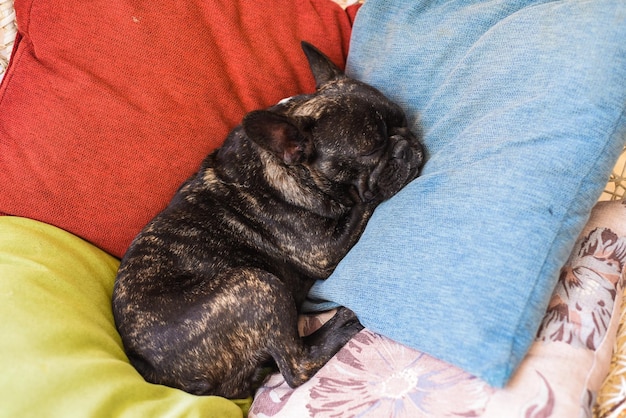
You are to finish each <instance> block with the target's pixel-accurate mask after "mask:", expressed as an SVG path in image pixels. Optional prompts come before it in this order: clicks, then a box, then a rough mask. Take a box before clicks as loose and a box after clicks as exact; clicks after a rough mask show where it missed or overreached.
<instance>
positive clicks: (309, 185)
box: [113, 43, 423, 398]
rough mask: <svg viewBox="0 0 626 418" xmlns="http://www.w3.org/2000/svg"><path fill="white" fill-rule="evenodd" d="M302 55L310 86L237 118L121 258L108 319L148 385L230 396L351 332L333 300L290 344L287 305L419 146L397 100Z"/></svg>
mask: <svg viewBox="0 0 626 418" xmlns="http://www.w3.org/2000/svg"><path fill="white" fill-rule="evenodd" d="M303 49H304V51H305V53H306V55H307V58H308V60H309V63H310V65H311V69H312V71H313V74H314V76H315V79H316V83H317V86H318V89H317V90H316V92H315V93H314V94H310V95H302V96H296V97H293V98H291V99H289V100H286V101H282V102H281V103H279V104H277V105H275V106H273V107H271V108H269V109H268V110H264V111H255V112H251V113H249V114H248V115H246V117H245V118H244V120H243V123H242V125H241V126H238V127H237V128H235V129H234V130H233V131H232V132H231V133H230V135H229V136H228V138H227V139H226V141H225V143H224V145H223V146H222V147H221V148H220V149H218V150H216V151H215V152H213V153H212V154H210V155H209V156H207V158H206V159H205V161H204V162H203V164H202V166H201V168H200V170H199V171H198V173H197V174H196V175H194V176H192V177H191V178H190V179H189V180H187V181H186V182H185V183H184V184H183V185H182V186H181V188H180V189H179V191H178V192H177V193H176V195H175V196H174V198H173V200H172V201H171V202H170V204H169V205H168V206H167V208H166V209H165V210H163V212H161V213H160V214H159V215H158V216H156V217H155V218H154V219H153V220H152V221H151V222H150V223H149V224H148V225H147V226H146V227H145V229H144V230H143V231H142V232H141V233H140V234H139V235H138V236H137V237H136V238H135V240H134V241H133V243H132V244H131V246H130V247H129V249H128V251H127V253H126V254H125V256H124V258H123V260H122V263H121V266H120V269H119V272H118V276H117V279H116V283H115V289H114V296H113V308H114V316H115V321H116V324H117V327H118V329H119V332H120V334H121V337H122V340H123V343H124V346H125V349H126V352H127V355H128V358H129V360H130V361H131V363H132V364H133V365H134V366H135V367H136V368H137V370H138V371H139V372H140V373H141V374H142V375H143V376H144V378H145V379H146V380H147V381H149V382H154V383H159V384H164V385H168V386H172V387H176V388H180V389H183V390H185V391H187V392H190V393H194V394H198V395H221V396H226V397H231V398H240V397H246V396H249V395H250V394H251V392H252V390H253V388H254V386H255V385H256V384H258V383H259V380H260V379H261V376H262V373H261V372H262V370H263V368H264V367H266V366H267V365H268V364H271V363H272V362H275V364H276V365H277V366H278V368H279V370H280V371H281V373H282V374H283V376H284V377H285V379H286V381H287V383H288V384H289V385H291V386H297V385H300V384H301V383H303V382H305V381H306V380H308V379H309V378H310V377H311V376H312V375H313V374H314V373H315V372H316V371H317V370H318V369H319V368H320V367H322V366H323V365H324V364H325V363H326V362H327V361H328V360H329V359H330V358H331V357H332V356H333V355H334V354H335V353H336V352H337V351H338V350H339V349H340V348H341V347H342V346H343V345H344V344H345V343H346V342H347V341H349V339H350V338H351V337H352V336H353V335H354V334H356V333H357V332H359V330H361V329H362V326H361V325H360V323H359V322H358V320H357V318H356V317H355V316H354V314H353V313H352V312H351V311H350V310H348V309H346V308H342V309H340V310H339V312H338V313H337V315H335V316H334V317H333V318H332V319H331V320H330V321H329V322H328V323H327V324H326V325H324V326H323V327H322V328H321V329H320V330H319V331H317V332H316V333H314V334H313V335H312V336H309V337H306V338H300V337H299V336H298V332H297V316H298V309H299V307H300V306H301V304H302V302H303V301H304V299H305V297H306V295H307V292H308V291H309V289H310V287H311V286H312V284H313V283H314V282H315V281H316V280H318V279H325V278H327V277H328V276H329V275H330V273H331V272H332V271H333V270H334V268H335V267H336V266H337V264H338V263H339V261H340V260H341V259H342V258H343V257H344V256H345V254H346V253H347V251H348V250H349V249H350V248H351V247H352V246H353V245H354V244H355V242H356V240H357V239H358V238H359V236H360V235H361V233H362V232H363V229H364V228H365V225H366V223H367V221H368V219H369V218H370V215H371V214H372V211H373V210H374V208H375V207H376V206H377V205H378V204H379V203H380V202H382V201H383V200H385V199H387V198H389V197H390V196H391V195H393V194H395V193H396V192H398V191H399V190H400V189H401V188H402V187H403V186H404V185H406V184H407V183H408V182H409V181H411V180H413V179H414V178H415V177H416V176H417V174H418V171H419V168H420V166H421V164H422V159H423V157H422V154H423V153H422V148H421V146H420V144H419V141H418V140H417V139H416V137H415V136H414V135H413V134H412V133H411V132H410V131H409V130H408V129H407V127H406V120H405V117H404V115H403V113H402V111H401V110H400V109H399V108H398V106H396V105H395V104H393V103H392V102H390V101H389V100H387V99H386V98H385V97H384V96H383V95H382V94H381V93H380V92H378V91H377V90H375V89H374V88H372V87H370V86H367V85H365V84H363V83H360V82H358V81H355V80H353V79H350V78H348V77H346V76H345V75H344V74H343V73H342V72H341V71H340V70H339V69H338V68H337V67H336V66H335V65H334V64H333V63H332V62H330V60H328V58H326V57H325V56H324V55H323V54H322V53H321V52H319V51H318V50H317V49H315V48H314V47H313V46H311V45H309V44H306V43H303Z"/></svg>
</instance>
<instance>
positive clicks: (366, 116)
mask: <svg viewBox="0 0 626 418" xmlns="http://www.w3.org/2000/svg"><path fill="white" fill-rule="evenodd" d="M309 47H310V48H312V47H311V46H307V45H303V48H304V50H305V52H306V51H307V48H309ZM310 55H312V54H310ZM310 58H312V59H311V61H312V62H311V63H312V70H313V73H314V75H315V79H316V82H317V87H318V89H317V91H316V92H315V93H314V94H310V95H300V96H294V97H291V98H288V99H284V100H282V101H281V102H280V103H278V104H277V105H276V106H273V107H272V108H270V109H268V110H267V111H263V113H264V114H265V118H267V114H268V113H270V112H271V113H272V114H274V115H279V116H280V117H284V118H285V120H288V121H289V123H290V124H291V125H292V126H294V130H295V131H297V135H298V136H299V138H300V140H299V142H298V143H299V145H298V147H299V149H298V150H297V152H295V151H294V152H285V154H289V155H288V156H282V157H281V158H282V160H283V161H285V162H287V163H288V164H289V163H293V165H298V166H300V167H302V168H303V169H305V170H307V171H308V173H303V175H304V174H307V175H309V176H310V177H311V179H312V181H314V182H315V184H316V186H317V188H319V189H320V190H322V191H323V192H325V193H326V194H328V195H330V196H334V197H337V196H344V197H345V196H349V197H350V199H351V202H345V203H346V205H348V206H351V205H353V204H355V203H358V202H378V203H380V202H381V201H383V200H386V199H388V198H389V197H391V196H392V195H394V194H395V193H397V192H398V191H399V190H400V189H401V188H402V187H403V186H404V185H406V184H407V183H408V182H410V181H411V180H413V179H414V178H415V177H417V175H418V173H419V169H420V167H421V166H422V163H423V159H424V152H423V148H422V146H421V144H420V142H419V141H418V139H417V138H416V136H415V135H414V134H413V133H412V132H411V131H410V130H409V128H408V127H407V120H406V117H405V115H404V113H403V111H402V110H401V109H400V108H399V107H398V106H397V105H396V104H395V103H393V102H391V101H389V100H388V99H387V98H386V97H385V96H384V95H383V94H382V93H380V92H379V91H378V90H376V89H375V88H373V87H371V86H369V85H366V84H364V83H361V82H359V81H357V80H354V79H351V78H348V77H346V76H345V75H344V74H343V72H341V71H340V70H339V69H338V68H337V67H335V66H334V64H333V63H332V62H330V61H320V60H319V59H318V60H317V61H316V59H317V56H312V57H310ZM316 63H317V65H316ZM256 113H257V112H253V113H252V115H248V116H247V117H246V119H247V120H248V122H249V121H250V120H252V119H254V118H255V114H256ZM248 125H251V123H248ZM246 126H247V124H246V120H245V119H244V128H245V127H246ZM265 126H270V124H267V123H266V124H265ZM247 133H248V134H249V135H250V136H251V137H255V135H254V133H253V132H250V131H248V132H247ZM272 135H273V134H267V135H266V136H272ZM294 135H296V134H294ZM274 136H276V135H274ZM281 149H282V148H281Z"/></svg>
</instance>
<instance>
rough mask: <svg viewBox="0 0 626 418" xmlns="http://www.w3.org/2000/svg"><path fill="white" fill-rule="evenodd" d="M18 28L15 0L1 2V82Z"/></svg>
mask: <svg viewBox="0 0 626 418" xmlns="http://www.w3.org/2000/svg"><path fill="white" fill-rule="evenodd" d="M16 33H17V27H16V26H15V11H14V10H13V0H2V1H0V80H1V79H2V76H3V75H4V72H5V70H6V68H7V65H8V64H9V58H10V57H11V51H12V50H13V42H14V40H15V34H16Z"/></svg>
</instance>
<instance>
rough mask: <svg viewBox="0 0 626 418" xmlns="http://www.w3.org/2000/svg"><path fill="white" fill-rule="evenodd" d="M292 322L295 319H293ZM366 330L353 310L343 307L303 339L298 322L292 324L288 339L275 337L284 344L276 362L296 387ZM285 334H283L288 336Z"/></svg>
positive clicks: (274, 352)
mask: <svg viewBox="0 0 626 418" xmlns="http://www.w3.org/2000/svg"><path fill="white" fill-rule="evenodd" d="M290 322H291V321H290ZM362 329H363V326H362V325H361V323H360V322H359V321H358V319H357V317H356V316H355V315H354V313H353V312H352V311H350V310H349V309H347V308H339V310H338V311H337V313H336V314H335V316H333V317H332V318H331V319H330V320H329V321H328V322H326V323H325V324H324V325H323V326H322V327H321V328H320V329H318V330H317V331H315V332H314V333H313V334H311V335H309V336H307V337H304V338H301V337H299V336H298V334H297V321H294V322H292V323H291V324H290V329H289V330H288V329H287V328H286V327H285V328H283V330H282V333H285V334H286V333H287V332H289V336H288V338H284V339H280V340H275V341H276V342H278V343H280V342H281V341H282V342H283V344H281V345H277V346H276V347H273V350H272V357H274V360H275V361H276V364H277V365H278V368H279V369H280V371H281V373H282V375H283V377H284V378H285V381H286V382H287V384H289V386H291V387H296V386H299V385H301V384H302V383H304V382H306V381H307V380H309V379H310V378H311V377H313V375H314V374H315V373H317V371H318V370H319V369H321V368H322V366H324V364H326V363H327V362H328V360H330V359H331V358H332V357H333V356H334V355H335V354H336V353H337V352H338V351H339V350H340V349H341V348H342V347H343V346H344V345H346V343H348V341H350V339H351V338H352V337H353V336H354V335H356V334H357V333H358V332H359V331H361V330H362ZM285 334H283V337H286V336H287V335H285Z"/></svg>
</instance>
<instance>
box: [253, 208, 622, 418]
mask: <svg viewBox="0 0 626 418" xmlns="http://www.w3.org/2000/svg"><path fill="white" fill-rule="evenodd" d="M625 263H626V205H624V204H623V203H622V202H605V203H599V204H598V205H597V206H596V207H595V209H594V212H593V213H592V218H591V219H590V221H589V222H588V224H587V226H586V228H585V230H584V231H583V233H582V234H581V236H580V238H579V239H578V241H577V243H576V246H575V248H574V250H573V252H572V254H571V256H570V258H569V260H568V262H567V264H566V265H565V266H564V267H563V269H562V270H561V275H560V278H559V281H558V285H557V287H556V289H555V290H554V293H553V296H552V299H551V302H550V305H549V307H548V310H547V312H546V315H545V317H544V320H543V322H542V324H541V327H540V329H539V331H538V333H537V337H536V339H535V343H534V344H533V345H532V347H531V349H530V351H529V353H528V355H527V356H526V358H525V360H524V361H523V363H522V365H521V367H520V368H519V370H518V371H517V372H516V374H515V375H514V376H513V379H512V380H511V381H510V382H509V384H508V385H507V386H506V387H505V388H504V389H495V388H492V387H490V386H489V385H487V384H486V383H485V382H484V381H483V380H481V379H478V378H476V377H474V376H472V375H470V374H468V373H466V372H464V371H462V370H460V369H458V368H456V367H454V366H452V365H449V364H447V363H444V362H442V361H440V360H437V359H435V358H433V357H431V356H428V355H427V354H424V353H421V352H419V351H416V350H413V349H410V348H407V347H405V346H403V345H401V344H398V343H396V342H394V341H392V340H390V339H388V338H385V337H383V336H381V335H378V334H375V333H373V332H371V331H369V330H367V329H366V330H364V331H362V332H361V333H359V334H358V335H356V336H355V337H354V338H353V339H352V341H350V342H349V343H348V345H346V347H344V348H343V349H342V350H341V351H340V352H339V353H338V354H337V355H336V356H335V357H334V358H333V359H332V360H331V361H330V362H329V363H328V364H327V365H326V366H325V367H324V368H323V369H322V370H320V372H318V373H317V375H316V376H314V377H313V379H312V380H310V381H309V382H307V383H306V384H304V385H303V386H301V387H299V388H297V389H295V390H293V389H291V388H289V387H288V386H287V384H286V383H285V382H284V380H283V378H282V377H281V376H280V375H279V374H275V375H273V376H271V377H270V378H269V379H268V380H267V381H266V382H265V384H264V386H263V387H262V388H261V389H260V390H259V391H258V392H257V394H256V397H255V400H254V403H253V406H252V409H251V411H250V417H258V418H260V417H294V416H298V417H352V416H359V417H363V416H365V417H407V418H409V417H410V418H415V417H437V418H441V417H470V416H471V417H498V418H499V417H503V416H526V417H578V416H591V411H592V407H593V403H594V399H595V394H596V393H597V391H598V389H599V388H600V385H601V384H602V381H603V379H604V377H605V376H606V375H607V373H608V368H609V363H610V358H611V352H612V347H613V343H614V341H615V335H616V330H617V324H618V319H619V316H620V315H619V313H620V309H621V300H622V288H623V284H624V283H623V279H622V272H623V270H624V265H625ZM329 316H331V315H330V314H326V315H325V316H320V317H313V318H307V319H306V320H305V321H304V322H303V324H302V325H303V327H302V328H303V329H302V331H303V333H307V332H310V331H312V329H315V328H317V327H319V325H320V324H321V323H323V322H324V321H325V320H327V319H328V317H329ZM442 332H445V330H442Z"/></svg>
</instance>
